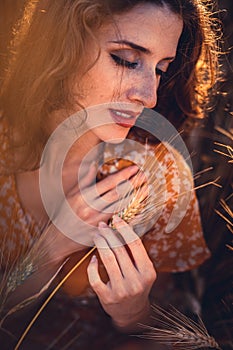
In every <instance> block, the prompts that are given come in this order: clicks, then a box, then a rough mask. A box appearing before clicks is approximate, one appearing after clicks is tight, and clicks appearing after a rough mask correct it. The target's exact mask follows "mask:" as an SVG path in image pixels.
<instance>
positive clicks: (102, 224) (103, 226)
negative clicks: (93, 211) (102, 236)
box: [98, 221, 108, 228]
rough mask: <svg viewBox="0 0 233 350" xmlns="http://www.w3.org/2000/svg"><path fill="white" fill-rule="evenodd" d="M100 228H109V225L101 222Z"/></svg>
mask: <svg viewBox="0 0 233 350" xmlns="http://www.w3.org/2000/svg"><path fill="white" fill-rule="evenodd" d="M98 227H99V228H107V227H108V225H107V224H106V223H105V222H104V221H100V222H99V224H98Z"/></svg>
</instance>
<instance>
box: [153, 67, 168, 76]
mask: <svg viewBox="0 0 233 350" xmlns="http://www.w3.org/2000/svg"><path fill="white" fill-rule="evenodd" d="M155 73H156V75H159V76H160V77H161V78H165V77H166V75H167V72H164V71H163V70H161V69H159V68H155Z"/></svg>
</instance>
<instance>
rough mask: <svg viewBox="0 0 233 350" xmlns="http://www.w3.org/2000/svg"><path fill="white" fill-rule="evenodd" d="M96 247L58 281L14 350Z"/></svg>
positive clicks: (16, 349) (16, 348)
mask: <svg viewBox="0 0 233 350" xmlns="http://www.w3.org/2000/svg"><path fill="white" fill-rule="evenodd" d="M95 249H96V247H95V246H94V247H93V248H92V249H90V250H89V251H88V252H87V254H85V255H84V257H83V258H82V259H81V260H79V261H78V262H77V264H75V266H74V267H73V268H72V269H71V270H70V271H69V272H68V273H67V274H66V275H65V277H64V278H63V279H62V280H61V281H60V282H59V283H58V285H57V286H56V287H55V288H54V289H53V291H52V292H51V293H50V294H49V296H48V297H47V298H46V300H45V301H44V303H43V304H42V305H41V307H40V308H39V310H38V311H37V313H36V314H35V315H34V317H33V318H32V320H31V322H30V323H29V324H28V326H27V328H26V329H25V331H24V332H23V334H22V335H21V337H20V339H19V341H18V342H17V344H16V346H15V348H14V350H18V349H19V347H20V345H21V344H22V342H23V340H24V339H25V337H26V335H27V334H28V332H29V331H30V329H31V327H32V326H33V324H34V323H35V321H36V320H37V318H38V317H39V316H40V314H41V312H42V311H43V310H44V308H45V307H46V305H47V304H48V303H49V302H50V300H51V299H52V297H53V296H54V295H55V294H56V292H57V291H58V290H59V289H60V288H61V287H62V285H63V284H64V283H65V282H66V281H67V279H68V278H69V277H70V275H71V274H72V273H73V272H74V271H75V270H76V269H77V268H78V267H79V266H80V265H81V264H82V263H83V261H84V260H86V259H87V258H88V256H89V255H91V253H92V252H93V251H94V250H95Z"/></svg>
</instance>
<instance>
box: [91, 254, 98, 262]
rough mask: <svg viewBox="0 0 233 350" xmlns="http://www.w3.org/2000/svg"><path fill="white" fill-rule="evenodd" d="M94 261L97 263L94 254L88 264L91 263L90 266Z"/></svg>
mask: <svg viewBox="0 0 233 350" xmlns="http://www.w3.org/2000/svg"><path fill="white" fill-rule="evenodd" d="M96 261H97V257H96V255H95V254H94V255H92V257H91V261H90V263H91V264H94V263H95V262H96Z"/></svg>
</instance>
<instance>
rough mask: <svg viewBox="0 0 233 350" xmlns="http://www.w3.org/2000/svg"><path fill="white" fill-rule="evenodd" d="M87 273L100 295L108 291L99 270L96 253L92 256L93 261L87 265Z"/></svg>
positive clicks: (94, 288) (92, 285) (91, 283)
mask: <svg viewBox="0 0 233 350" xmlns="http://www.w3.org/2000/svg"><path fill="white" fill-rule="evenodd" d="M87 275H88V280H89V283H90V285H91V287H92V288H93V290H94V291H95V292H96V294H97V295H98V296H100V295H101V294H103V293H105V292H106V289H107V287H106V285H105V283H103V281H102V280H101V278H100V275H99V272H98V260H97V257H96V255H93V256H92V258H91V261H90V263H89V265H88V267H87Z"/></svg>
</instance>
